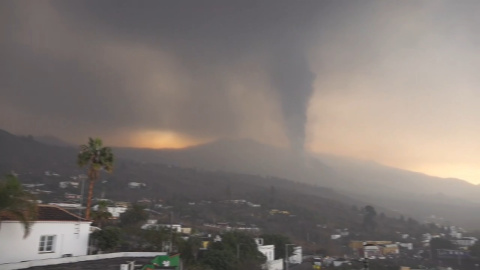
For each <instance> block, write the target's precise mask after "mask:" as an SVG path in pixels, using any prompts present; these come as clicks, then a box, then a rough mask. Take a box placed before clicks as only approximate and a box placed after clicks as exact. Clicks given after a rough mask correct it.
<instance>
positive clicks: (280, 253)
mask: <svg viewBox="0 0 480 270" xmlns="http://www.w3.org/2000/svg"><path fill="white" fill-rule="evenodd" d="M260 237H261V238H263V241H264V244H265V245H275V260H277V259H280V258H285V245H286V244H291V243H292V242H291V241H290V238H288V237H287V236H285V235H282V234H264V235H262V236H260ZM292 252H293V250H292V249H291V246H289V249H288V256H291V255H292Z"/></svg>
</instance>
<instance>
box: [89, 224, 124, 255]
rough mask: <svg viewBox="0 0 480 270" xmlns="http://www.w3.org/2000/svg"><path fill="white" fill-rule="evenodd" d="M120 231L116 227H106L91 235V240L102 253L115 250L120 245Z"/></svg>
mask: <svg viewBox="0 0 480 270" xmlns="http://www.w3.org/2000/svg"><path fill="white" fill-rule="evenodd" d="M120 236H121V229H120V228H118V227H113V226H110V227H106V228H104V229H102V230H99V231H96V232H94V233H93V234H92V239H93V240H94V241H95V242H96V244H97V246H98V248H100V250H102V251H109V250H113V249H115V248H116V247H117V246H118V245H119V244H120Z"/></svg>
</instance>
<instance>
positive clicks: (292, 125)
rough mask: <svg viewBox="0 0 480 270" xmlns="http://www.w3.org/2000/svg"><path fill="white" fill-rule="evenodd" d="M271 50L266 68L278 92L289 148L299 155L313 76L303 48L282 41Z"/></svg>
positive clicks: (301, 149)
mask: <svg viewBox="0 0 480 270" xmlns="http://www.w3.org/2000/svg"><path fill="white" fill-rule="evenodd" d="M275 49H276V50H277V51H276V52H275V53H273V54H272V57H274V58H272V61H271V65H272V66H271V69H270V70H271V78H272V83H273V86H274V87H275V88H276V89H277V91H278V96H279V99H280V103H281V109H282V113H283V117H284V121H285V130H286V133H287V137H288V139H289V141H290V147H291V148H292V150H294V151H298V152H299V153H300V154H303V151H304V147H305V128H306V124H307V110H308V104H309V100H310V97H311V96H312V92H313V81H314V79H315V75H314V74H313V73H312V71H311V70H310V65H309V63H308V61H307V59H306V57H305V53H306V51H305V50H304V49H303V48H299V47H296V46H295V45H293V44H291V42H286V43H284V44H283V45H279V46H278V47H276V48H275ZM275 49H274V50H275Z"/></svg>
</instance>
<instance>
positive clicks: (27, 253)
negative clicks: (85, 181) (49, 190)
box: [0, 205, 91, 269]
mask: <svg viewBox="0 0 480 270" xmlns="http://www.w3.org/2000/svg"><path fill="white" fill-rule="evenodd" d="M90 223H91V222H90V221H86V220H84V219H83V218H81V217H79V216H76V215H74V214H72V213H70V212H68V211H66V210H64V209H62V208H60V207H58V206H53V205H39V206H38V217H37V220H36V221H34V222H33V224H32V227H31V231H30V234H29V235H28V236H27V237H26V238H24V237H23V236H24V229H23V225H22V224H21V223H20V222H19V221H17V220H13V219H11V218H10V217H9V216H4V215H3V216H2V221H1V227H0V239H1V241H0V269H2V264H6V263H15V262H21V261H32V260H43V259H52V258H61V257H69V256H81V255H86V254H87V249H88V238H89V235H90Z"/></svg>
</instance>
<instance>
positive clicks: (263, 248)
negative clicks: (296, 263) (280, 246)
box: [255, 238, 283, 270]
mask: <svg viewBox="0 0 480 270" xmlns="http://www.w3.org/2000/svg"><path fill="white" fill-rule="evenodd" d="M255 243H257V249H258V251H260V252H261V253H262V254H263V255H265V257H266V258H267V261H266V262H265V264H264V265H263V268H264V269H266V270H283V260H282V259H278V260H275V246H274V245H264V244H263V238H255Z"/></svg>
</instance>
